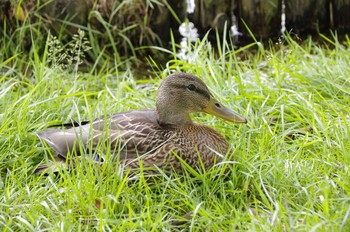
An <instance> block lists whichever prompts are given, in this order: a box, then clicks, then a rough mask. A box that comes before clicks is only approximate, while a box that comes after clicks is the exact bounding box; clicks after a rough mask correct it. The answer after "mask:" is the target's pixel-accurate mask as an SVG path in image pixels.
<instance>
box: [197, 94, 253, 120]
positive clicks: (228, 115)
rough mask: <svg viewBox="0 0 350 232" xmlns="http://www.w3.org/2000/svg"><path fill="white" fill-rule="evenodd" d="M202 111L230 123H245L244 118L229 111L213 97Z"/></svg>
mask: <svg viewBox="0 0 350 232" xmlns="http://www.w3.org/2000/svg"><path fill="white" fill-rule="evenodd" d="M203 111H204V112H206V113H208V114H211V115H214V116H217V117H220V118H222V119H225V120H227V121H230V122H236V123H247V119H246V118H245V117H243V116H242V115H240V114H238V113H236V112H234V111H232V110H230V109H229V108H227V107H226V106H224V105H222V104H221V103H220V102H219V101H218V100H216V99H215V98H213V97H211V98H210V101H209V104H208V105H207V107H205V108H204V109H203Z"/></svg>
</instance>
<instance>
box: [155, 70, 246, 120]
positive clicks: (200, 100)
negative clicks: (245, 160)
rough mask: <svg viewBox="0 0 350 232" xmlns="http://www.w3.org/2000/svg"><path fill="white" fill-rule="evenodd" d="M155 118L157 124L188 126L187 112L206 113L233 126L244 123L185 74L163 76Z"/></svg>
mask: <svg viewBox="0 0 350 232" xmlns="http://www.w3.org/2000/svg"><path fill="white" fill-rule="evenodd" d="M156 105H157V117H158V118H157V119H158V122H159V124H160V125H173V126H186V125H189V124H192V121H191V118H190V115H189V114H190V113H193V112H206V113H208V114H212V115H215V116H217V117H220V118H222V119H225V120H227V121H230V122H236V123H246V122H247V120H246V119H245V118H244V117H243V116H241V115H240V114H238V113H236V112H234V111H232V110H230V109H228V108H227V107H225V106H224V105H222V104H221V103H220V102H219V101H218V100H216V99H215V98H214V96H213V95H212V94H211V93H210V91H209V89H208V87H207V86H206V85H205V84H204V82H203V81H202V80H200V79H199V78H197V77H195V76H193V75H189V74H186V73H181V72H178V73H174V74H171V75H169V76H168V77H166V78H165V79H164V80H163V82H162V83H161V85H160V87H159V90H158V93H157V100H156Z"/></svg>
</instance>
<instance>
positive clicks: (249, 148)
mask: <svg viewBox="0 0 350 232" xmlns="http://www.w3.org/2000/svg"><path fill="white" fill-rule="evenodd" d="M12 39H13V38H7V37H6V38H5V37H3V38H2V40H3V42H4V41H7V42H11V41H13V40H12ZM328 40H329V42H331V43H333V44H331V47H327V46H319V45H317V44H315V43H313V42H312V41H311V40H307V41H305V42H303V43H302V45H299V44H298V43H296V42H295V41H293V40H292V39H290V38H289V37H287V38H286V42H285V43H284V44H282V43H281V44H279V45H278V46H272V47H271V48H270V49H266V48H263V47H262V46H260V44H259V43H257V44H251V45H248V46H247V47H253V48H256V51H255V52H254V53H251V52H250V51H249V50H247V49H245V48H243V49H240V50H233V49H232V48H230V47H229V46H228V45H227V44H226V42H222V43H220V44H219V45H220V47H219V49H218V51H216V52H214V49H213V48H212V46H211V45H210V44H209V43H208V42H207V41H206V40H205V39H204V40H203V41H202V42H199V43H197V44H195V45H192V46H190V47H189V48H188V51H187V58H186V59H183V60H179V59H177V58H176V56H175V55H174V53H173V52H171V51H169V53H170V54H171V55H172V56H173V59H172V60H170V61H169V62H168V63H167V65H166V67H158V66H157V65H156V64H155V63H152V62H150V63H152V64H151V65H152V66H153V67H154V69H155V70H157V72H156V73H155V74H154V75H151V76H150V75H148V74H147V75H146V77H147V78H146V79H137V78H135V76H134V74H133V71H134V70H133V69H132V68H125V67H128V66H127V65H123V66H121V65H120V64H119V63H117V62H116V63H114V62H113V59H110V60H109V62H104V63H103V65H100V64H99V65H92V68H91V69H90V71H85V72H82V71H77V70H76V69H72V70H66V69H62V68H60V65H59V64H56V65H52V64H49V62H48V56H50V54H49V53H48V48H46V53H45V52H44V55H43V56H42V55H39V54H40V52H39V49H37V47H36V46H33V47H32V49H31V50H30V52H28V53H23V52H22V50H21V48H20V46H19V47H18V48H16V47H14V45H15V43H13V44H12V46H9V47H6V48H5V47H4V48H2V49H3V50H4V53H2V54H3V55H2V57H1V60H0V71H1V76H0V83H1V89H0V107H1V108H0V109H1V112H0V122H1V123H0V141H1V142H0V171H1V175H0V197H1V200H0V212H1V213H0V228H1V229H2V230H3V231H38V230H47V231H78V230H82V231H87V230H98V231H111V230H112V231H118V230H124V231H130V230H134V231H135V230H137V231H139V230H142V231H158V230H166V231H167V230H184V231H188V230H190V231H233V230H238V231H242V230H248V231H349V230H350V184H349V183H350V171H349V166H350V156H349V153H350V141H349V134H350V128H349V125H350V123H349V121H350V118H349V106H350V105H349V104H350V83H349V77H350V65H349V64H350V55H349V49H350V41H349V40H347V41H345V42H343V43H340V42H338V41H337V39H336V37H335V38H333V39H328ZM33 42H34V45H35V40H33ZM10 45H11V43H10ZM174 46H175V45H174ZM5 50H6V51H5ZM118 59H119V58H118ZM150 60H152V59H150ZM100 61H101V60H98V61H96V62H100ZM159 70H160V71H159ZM170 70H182V71H185V72H188V73H191V74H195V75H197V76H199V77H200V78H201V79H203V80H204V81H205V82H206V83H207V85H208V86H209V88H210V90H211V91H212V92H213V93H214V95H216V97H217V98H219V99H220V100H221V101H222V102H223V103H225V104H226V105H227V106H229V107H230V108H232V109H233V110H235V111H237V112H240V113H242V114H244V115H245V116H246V117H247V118H248V120H249V122H248V124H246V125H235V124H232V123H228V122H224V121H222V120H220V119H218V118H214V117H212V116H208V115H204V114H198V115H195V118H196V121H199V122H201V123H203V124H206V125H208V126H211V127H213V128H215V129H216V130H218V131H220V133H221V134H224V135H225V136H226V137H227V139H228V141H229V143H230V144H231V152H230V154H229V155H230V156H232V157H233V160H231V161H227V162H226V163H225V164H223V165H218V166H216V167H215V168H213V169H212V170H210V171H208V172H207V173H198V174H196V175H194V176H193V175H192V176H190V175H185V176H179V175H177V174H173V175H166V174H163V175H162V176H161V177H160V178H159V179H157V181H155V182H154V181H153V182H150V181H149V180H147V179H146V178H145V177H144V176H142V175H140V176H137V177H134V178H132V179H129V178H127V177H122V176H120V175H117V174H116V173H115V172H116V171H115V170H114V168H113V166H112V165H105V166H104V168H103V170H99V171H97V170H96V168H95V167H94V166H93V165H92V164H89V163H87V164H82V165H81V166H78V167H77V168H76V171H72V172H67V171H62V173H61V174H60V178H57V177H55V176H53V175H52V176H37V175H33V174H32V172H33V170H34V168H35V164H36V163H37V162H39V161H41V160H42V159H43V157H44V156H45V154H46V155H47V154H49V152H50V151H49V150H48V149H47V148H46V147H45V146H44V145H43V144H42V143H41V142H40V141H39V139H38V138H37V136H36V133H37V132H40V131H42V130H44V129H45V128H47V127H49V126H50V125H54V124H59V123H63V122H70V121H72V120H92V119H93V118H95V117H98V116H100V115H103V114H109V113H114V112H122V111H126V110H129V109H141V108H152V107H154V104H155V94H156V90H157V87H158V86H159V83H160V80H161V78H163V77H165V76H166V75H167V74H168V73H169V72H170ZM150 77H151V78H150ZM225 169H229V170H230V172H229V173H226V174H225V173H224V171H225ZM188 213H192V214H193V217H192V218H190V219H188V218H187V219H186V218H184V217H185V215H186V214H188ZM180 222H182V224H181V223H180Z"/></svg>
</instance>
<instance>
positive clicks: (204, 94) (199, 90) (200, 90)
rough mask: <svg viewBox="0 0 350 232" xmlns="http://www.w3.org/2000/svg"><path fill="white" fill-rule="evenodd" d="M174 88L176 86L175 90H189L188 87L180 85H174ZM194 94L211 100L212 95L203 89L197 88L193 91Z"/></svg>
mask: <svg viewBox="0 0 350 232" xmlns="http://www.w3.org/2000/svg"><path fill="white" fill-rule="evenodd" d="M172 86H174V87H175V88H179V89H180V88H186V89H188V85H179V84H172ZM193 91H194V92H196V93H198V94H200V95H202V96H204V97H205V98H207V99H208V100H209V99H210V94H209V93H208V92H207V91H205V90H202V89H199V88H196V89H195V90H193Z"/></svg>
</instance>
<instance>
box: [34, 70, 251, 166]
mask: <svg viewBox="0 0 350 232" xmlns="http://www.w3.org/2000/svg"><path fill="white" fill-rule="evenodd" d="M193 112H206V113H208V114H212V115H215V116H217V117H220V118H222V119H224V120H227V121H230V122H236V123H246V122H247V120H246V119H245V118H244V117H243V116H241V115H239V114H238V113H236V112H233V111H231V110H230V109H228V108H227V107H225V106H224V105H222V104H221V103H220V102H219V101H218V100H216V99H215V98H214V96H213V95H212V94H211V93H210V91H209V89H208V87H207V86H206V85H205V83H204V82H203V81H202V80H200V79H199V78H198V77H196V76H193V75H190V74H186V73H182V72H177V73H173V74H171V75H169V76H168V77H166V78H165V79H164V80H163V82H162V83H161V85H160V87H159V89H158V92H157V98H156V109H144V110H133V111H129V112H124V113H118V114H113V115H109V116H104V117H101V118H97V119H96V120H94V121H92V122H85V123H80V124H79V125H75V126H73V127H71V128H69V129H62V130H60V129H49V130H46V131H43V132H41V133H39V134H38V136H39V137H40V138H41V139H42V140H44V141H45V142H46V143H47V144H48V145H49V146H50V147H51V148H52V149H53V150H54V151H55V153H56V155H57V156H56V158H57V160H65V159H66V157H67V154H72V153H74V154H76V155H78V156H83V155H85V154H94V153H96V154H101V151H102V152H106V150H104V149H110V152H111V154H117V155H118V156H119V157H118V158H119V159H118V160H119V161H121V162H123V164H124V165H125V167H127V168H131V169H137V168H138V167H139V165H140V161H142V166H143V167H146V168H147V167H154V166H157V167H158V168H160V169H163V170H172V169H175V171H177V172H182V165H181V162H182V161H181V160H183V161H185V162H186V163H187V164H188V165H190V166H191V167H192V168H199V167H203V166H204V168H205V169H209V168H211V167H212V166H213V165H214V164H215V163H217V162H220V161H221V160H222V155H225V154H226V153H227V151H228V143H227V141H226V140H225V138H224V137H223V136H221V135H220V134H219V133H218V132H216V131H215V130H213V129H211V128H209V127H207V126H204V125H200V124H198V123H195V122H193V121H192V120H191V117H190V113H193ZM101 144H102V145H101ZM46 168H48V165H45V164H44V165H40V166H39V167H38V169H37V171H39V172H42V171H43V170H44V169H46Z"/></svg>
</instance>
